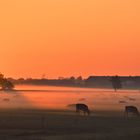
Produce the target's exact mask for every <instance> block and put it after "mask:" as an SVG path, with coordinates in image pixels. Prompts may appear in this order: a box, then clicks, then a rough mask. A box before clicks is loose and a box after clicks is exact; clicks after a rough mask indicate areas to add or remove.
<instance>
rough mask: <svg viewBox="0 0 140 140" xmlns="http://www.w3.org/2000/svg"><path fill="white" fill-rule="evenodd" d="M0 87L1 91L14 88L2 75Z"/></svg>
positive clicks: (0, 75)
mask: <svg viewBox="0 0 140 140" xmlns="http://www.w3.org/2000/svg"><path fill="white" fill-rule="evenodd" d="M0 87H1V89H2V90H11V89H13V88H14V84H13V83H12V82H11V81H9V80H7V78H5V77H4V75H3V74H0Z"/></svg>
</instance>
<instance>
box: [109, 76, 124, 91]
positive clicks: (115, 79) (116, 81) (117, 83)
mask: <svg viewBox="0 0 140 140" xmlns="http://www.w3.org/2000/svg"><path fill="white" fill-rule="evenodd" d="M111 82H112V86H113V88H114V90H115V92H116V91H117V89H120V88H122V83H121V80H120V77H119V76H117V75H116V76H112V77H111Z"/></svg>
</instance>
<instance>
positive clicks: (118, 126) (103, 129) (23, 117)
mask: <svg viewBox="0 0 140 140" xmlns="http://www.w3.org/2000/svg"><path fill="white" fill-rule="evenodd" d="M125 139H126V140H139V139H140V118H139V117H130V118H128V119H127V118H126V117H125V116H124V113H123V112H117V111H116V112H114V111H94V112H92V114H91V116H89V117H88V116H82V115H80V116H78V115H76V113H75V112H74V111H64V110H60V111H58V110H57V111H55V110H37V109H36V110H31V109H28V110H22V109H19V110H17V109H16V110H14V109H11V110H10V109H3V110H1V111H0V140H125Z"/></svg>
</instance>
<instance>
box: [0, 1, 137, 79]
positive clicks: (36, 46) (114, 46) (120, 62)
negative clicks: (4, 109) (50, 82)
mask: <svg viewBox="0 0 140 140" xmlns="http://www.w3.org/2000/svg"><path fill="white" fill-rule="evenodd" d="M139 6H140V1H139V0H134V1H132V0H22V1H21V0H1V1H0V72H2V73H4V74H5V75H6V76H12V77H41V75H42V74H46V77H49V78H54V77H58V76H65V77H67V76H71V75H74V76H78V75H82V76H84V77H87V76H88V75H114V74H118V75H140V8H139Z"/></svg>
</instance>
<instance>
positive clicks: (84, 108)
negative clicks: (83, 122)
mask: <svg viewBox="0 0 140 140" xmlns="http://www.w3.org/2000/svg"><path fill="white" fill-rule="evenodd" d="M80 111H82V112H83V113H84V115H86V113H87V115H89V114H90V111H89V109H88V106H87V105H85V104H76V112H77V113H79V112H80Z"/></svg>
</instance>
